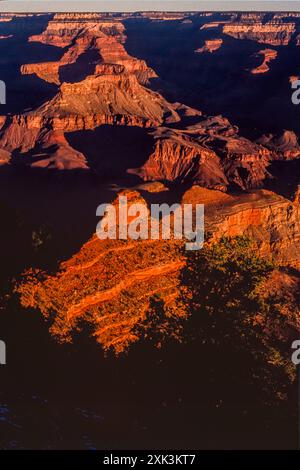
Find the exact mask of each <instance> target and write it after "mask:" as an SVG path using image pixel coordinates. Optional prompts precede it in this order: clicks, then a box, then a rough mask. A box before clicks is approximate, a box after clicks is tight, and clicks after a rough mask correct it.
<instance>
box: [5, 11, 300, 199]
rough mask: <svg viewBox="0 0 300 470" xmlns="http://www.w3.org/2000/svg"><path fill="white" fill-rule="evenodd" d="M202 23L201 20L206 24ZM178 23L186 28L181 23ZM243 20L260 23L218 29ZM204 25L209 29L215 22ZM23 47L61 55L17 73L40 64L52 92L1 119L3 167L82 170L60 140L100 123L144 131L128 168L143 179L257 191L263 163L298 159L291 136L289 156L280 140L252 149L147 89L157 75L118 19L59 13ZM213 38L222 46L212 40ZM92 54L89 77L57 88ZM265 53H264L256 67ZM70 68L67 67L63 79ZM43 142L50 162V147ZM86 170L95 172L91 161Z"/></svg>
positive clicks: (82, 157)
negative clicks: (136, 160) (135, 164)
mask: <svg viewBox="0 0 300 470" xmlns="http://www.w3.org/2000/svg"><path fill="white" fill-rule="evenodd" d="M244 16H245V15H244ZM207 18H208V17H207V16H205V15H204V19H205V20H207ZM153 21H161V18H156V17H155V20H153ZM179 21H183V22H184V19H182V18H180V20H179ZM247 21H248V22H250V23H251V24H252V23H253V22H254V23H255V22H256V23H257V22H261V23H263V25H265V24H267V23H265V22H264V18H263V16H261V17H259V16H256V17H255V18H252V17H251V18H250V19H247V15H246V16H245V17H240V18H238V17H237V16H236V15H232V16H231V19H228V18H227V19H226V20H224V21H223V22H222V21H221V23H222V24H224V28H225V27H226V26H228V25H232V24H233V23H234V22H239V24H240V23H244V22H245V23H247ZM277 21H278V22H279V23H280V22H282V21H283V20H282V19H278V20H277ZM256 23H255V24H256ZM184 24H185V23H184ZM189 24H190V23H189ZM209 24H210V25H213V26H214V22H212V23H207V25H209ZM234 24H235V23H234ZM247 24H248V23H247ZM280 24H281V23H280ZM286 24H290V23H282V25H283V26H286ZM202 27H203V26H202ZM29 41H30V43H31V42H35V43H42V44H47V45H52V46H53V45H55V46H57V47H60V48H64V54H63V56H62V58H61V59H60V61H58V62H53V63H52V64H51V63H49V62H48V63H43V62H41V63H40V64H30V65H28V66H27V65H25V66H24V67H25V68H24V67H23V69H22V70H23V73H25V72H26V70H27V72H28V73H29V72H30V73H31V72H32V71H33V69H32V67H33V68H35V67H36V65H38V66H40V67H41V68H40V75H39V76H40V77H41V78H45V79H46V80H48V79H49V76H48V78H47V77H45V76H44V75H45V74H46V75H47V74H50V75H51V77H52V78H53V77H54V79H55V80H54V81H55V82H56V83H57V84H60V87H59V91H58V93H57V94H56V95H55V96H54V98H52V99H51V100H49V101H48V102H45V103H44V104H43V105H42V106H40V107H38V108H37V109H33V110H31V111H29V112H26V113H24V114H22V115H18V116H8V117H7V118H6V119H5V118H4V117H2V118H1V123H2V129H1V131H0V149H1V153H0V157H1V163H2V164H7V163H11V164H13V163H15V162H17V161H19V162H20V163H21V164H24V165H31V166H40V167H43V168H57V169H70V168H72V169H75V168H84V169H86V168H89V162H88V158H87V155H86V154H84V151H83V150H81V151H78V150H75V149H73V148H72V147H71V145H70V144H69V143H67V142H66V140H65V138H64V136H63V133H65V132H67V133H72V132H79V131H83V132H84V131H86V130H93V129H96V128H97V127H99V126H102V125H122V126H135V127H143V128H145V129H148V128H149V136H150V138H151V139H153V147H152V149H149V154H145V158H144V161H145V163H144V164H143V165H142V166H141V167H140V168H136V169H133V168H130V165H129V166H128V168H127V170H128V171H129V172H130V173H135V174H137V175H139V176H140V177H141V178H142V179H144V180H145V181H149V180H150V181H153V180H154V181H155V180H163V181H169V182H175V183H182V182H185V183H187V184H192V183H197V184H201V185H203V186H205V187H208V188H213V189H221V190H223V191H226V190H227V189H228V188H229V189H232V188H233V189H236V188H239V189H242V190H245V189H253V188H260V187H263V186H264V185H265V184H266V182H267V181H269V180H271V179H272V178H273V175H272V173H271V172H270V165H271V163H272V161H273V160H274V159H275V160H277V159H282V160H285V159H290V158H298V157H299V155H300V154H299V152H298V141H297V137H296V136H295V137H294V138H293V139H292V140H293V141H294V145H293V143H292V142H291V143H290V144H289V146H291V145H293V150H291V151H289V152H288V151H284V152H282V151H281V149H282V145H283V144H280V145H279V147H278V149H277V148H276V141H278V142H279V140H280V139H283V140H285V139H286V138H287V137H286V135H287V134H285V137H280V136H279V137H278V136H277V135H272V136H270V137H269V138H264V139H261V140H260V141H257V142H252V141H250V140H249V139H246V138H245V137H242V136H241V135H240V134H239V129H238V128H237V126H234V125H232V124H231V123H230V122H229V121H228V120H227V119H226V118H224V117H222V116H205V115H204V114H203V113H202V112H201V111H198V110H195V109H193V108H191V107H188V106H184V105H181V104H180V103H177V102H175V103H170V102H168V101H167V100H166V99H165V98H164V97H163V96H162V95H161V94H160V93H157V92H154V91H151V90H150V88H149V87H148V86H147V83H148V81H149V79H150V78H153V77H155V76H156V74H155V72H154V71H153V70H152V69H151V68H149V67H148V65H147V64H146V62H145V61H144V60H140V59H136V58H135V57H132V56H130V55H129V54H128V53H127V51H126V49H125V43H126V30H125V25H124V23H123V21H122V20H121V19H120V18H117V17H116V18H103V17H101V15H100V14H82V15H80V14H74V15H73V14H66V15H64V14H57V15H54V18H53V19H52V20H51V21H50V22H49V23H48V26H47V27H46V29H45V30H44V31H43V32H42V33H41V34H39V35H35V36H31V37H30V38H29ZM213 41H215V39H214V40H213ZM216 41H217V44H219V43H220V42H219V40H218V39H216ZM209 44H210V43H209ZM211 44H212V45H213V44H215V43H214V42H212V43H211ZM220 44H221V43H220ZM90 50H93V51H96V52H97V54H98V58H97V59H96V61H95V62H94V71H93V75H88V76H86V77H85V78H84V79H81V80H77V81H74V80H72V81H73V83H67V82H64V83H60V77H61V72H62V71H63V69H64V67H63V65H66V66H68V67H71V66H72V65H73V66H75V63H76V61H77V60H78V59H79V58H80V57H82V56H84V54H85V53H87V52H88V51H90ZM266 51H268V50H266ZM266 51H265V52H266ZM275 52H276V51H275ZM267 56H268V54H267V52H266V54H265V56H264V57H265V62H264V66H266V60H267ZM268 57H269V56H268ZM25 69H26V70H25ZM71 70H73V69H72V67H71V68H70V69H69V72H71ZM74 70H75V69H74ZM27 72H26V73H27ZM42 75H43V77H42ZM145 84H146V85H145ZM191 121H193V124H192V125H191ZM174 124H176V125H174ZM45 135H47V138H46V137H45ZM289 135H292V133H291V132H290V134H289ZM49 136H51V138H50V137H49ZM56 138H57V142H55V139H56ZM50 140H51V144H52V149H53V152H52V155H50V153H51V147H50V146H49V145H48V142H49V141H50ZM289 140H291V139H289ZM272 142H273V143H272ZM264 143H266V145H265V144H264ZM285 147H286V144H285ZM277 150H278V151H277ZM24 156H25V157H26V158H23V157H24ZM99 168H101V165H100V162H99ZM93 169H96V170H97V162H96V161H94V162H93Z"/></svg>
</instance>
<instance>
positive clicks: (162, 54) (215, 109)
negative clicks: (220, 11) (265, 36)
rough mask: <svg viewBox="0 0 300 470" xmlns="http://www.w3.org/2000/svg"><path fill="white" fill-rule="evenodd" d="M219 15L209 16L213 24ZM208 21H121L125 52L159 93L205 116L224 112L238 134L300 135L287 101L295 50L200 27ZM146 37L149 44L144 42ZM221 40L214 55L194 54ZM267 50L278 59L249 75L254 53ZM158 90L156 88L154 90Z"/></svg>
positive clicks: (299, 114) (298, 118)
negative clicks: (139, 62)
mask: <svg viewBox="0 0 300 470" xmlns="http://www.w3.org/2000/svg"><path fill="white" fill-rule="evenodd" d="M217 20H218V15H213V16H212V17H209V22H211V21H217ZM205 22H208V19H205V18H202V19H201V21H200V20H199V19H195V18H192V22H191V23H190V24H189V25H188V26H186V27H183V25H182V24H181V23H180V22H179V21H165V22H154V21H152V22H151V21H149V20H137V19H129V20H127V21H125V25H126V34H127V36H128V39H127V42H126V48H127V50H128V52H129V53H130V54H132V55H133V56H135V57H139V58H142V59H145V60H146V62H147V63H148V65H149V66H151V67H152V68H153V69H154V70H155V71H156V72H157V74H158V75H159V77H160V79H161V80H160V84H159V85H160V88H159V91H160V92H162V93H163V95H164V96H165V97H166V98H167V99H169V100H170V101H179V102H182V103H185V104H187V105H190V106H192V107H195V108H197V109H200V110H201V111H203V112H205V113H207V114H209V115H216V114H222V115H224V116H225V117H227V118H229V120H230V121H231V122H232V124H237V125H238V126H239V127H240V128H241V132H242V133H243V134H244V135H245V136H248V137H251V135H252V133H253V132H259V133H260V135H262V134H263V133H265V132H280V131H282V129H291V130H294V131H295V132H296V133H298V134H299V133H300V108H299V106H294V105H293V104H292V102H291V95H292V89H291V86H290V83H289V81H288V77H290V76H297V75H298V73H299V67H300V58H299V51H298V47H297V46H294V45H292V44H291V45H289V46H284V47H280V46H276V47H275V46H270V45H268V44H259V43H258V42H255V41H250V40H245V39H243V40H238V39H235V38H233V37H230V36H227V35H225V34H223V32H222V28H221V27H217V28H213V29H200V28H201V26H202V25H203V23H205ZM145 36H147V41H144V40H143V38H144V37H145ZM216 38H217V39H222V41H223V44H222V45H221V47H220V48H219V49H218V50H216V51H215V52H213V53H207V52H203V53H195V50H196V49H198V48H200V47H202V46H203V45H204V43H205V40H207V39H216ZM266 48H271V49H274V50H277V52H278V56H277V58H276V59H275V60H273V61H271V63H270V70H269V71H268V72H267V73H265V74H260V75H253V74H251V73H250V71H251V70H252V68H254V67H256V66H257V65H259V64H260V63H261V57H257V56H256V54H257V52H258V51H260V50H263V49H266ZM157 88H158V87H157V86H156V89H157Z"/></svg>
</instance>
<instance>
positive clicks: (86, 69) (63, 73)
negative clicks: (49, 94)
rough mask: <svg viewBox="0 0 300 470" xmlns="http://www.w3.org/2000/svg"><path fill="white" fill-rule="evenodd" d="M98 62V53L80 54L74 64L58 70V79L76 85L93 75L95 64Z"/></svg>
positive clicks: (91, 51)
mask: <svg viewBox="0 0 300 470" xmlns="http://www.w3.org/2000/svg"><path fill="white" fill-rule="evenodd" d="M97 62H99V52H98V51H95V50H88V51H87V52H85V53H84V54H81V55H80V56H79V57H78V59H77V61H76V62H75V63H74V64H67V65H64V66H62V67H60V69H59V79H60V81H61V82H62V83H63V82H68V83H76V82H81V81H82V80H84V79H85V78H86V77H87V76H88V75H93V74H94V71H95V64H96V63H97Z"/></svg>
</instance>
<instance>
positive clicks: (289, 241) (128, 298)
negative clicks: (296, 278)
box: [18, 186, 300, 353]
mask: <svg viewBox="0 0 300 470" xmlns="http://www.w3.org/2000/svg"><path fill="white" fill-rule="evenodd" d="M127 196H128V200H129V204H130V203H131V202H137V201H138V202H143V199H142V198H141V197H140V196H139V194H138V193H137V192H131V193H130V192H127ZM117 200H118V199H117ZM117 200H116V201H117ZM182 202H183V203H187V204H193V205H194V204H197V203H204V204H205V228H206V231H207V232H210V233H211V234H212V238H210V241H209V243H212V242H215V241H217V240H218V239H219V238H220V237H222V236H223V235H225V236H237V235H242V234H245V235H248V236H251V238H252V239H253V240H254V242H255V243H256V247H257V251H258V252H259V253H260V254H261V255H262V256H267V257H270V256H274V257H275V258H276V260H277V262H278V263H279V264H281V265H288V266H294V267H296V268H297V267H298V268H299V267H300V255H299V253H300V250H299V247H300V221H299V204H292V203H291V202H290V201H288V200H286V199H284V198H282V197H280V196H277V195H276V194H274V193H271V192H269V191H257V192H252V193H249V194H245V195H244V196H243V197H241V198H239V197H235V196H230V195H228V194H224V193H222V192H220V191H213V190H207V189H204V188H201V187H198V186H195V187H193V188H192V189H190V190H189V191H188V192H187V193H186V194H185V195H184V197H183V200H182ZM144 203H145V202H144ZM182 248H183V245H182V242H181V241H180V240H166V241H165V240H151V239H148V240H131V239H128V240H99V239H98V238H97V236H96V235H94V236H93V237H92V238H91V239H90V240H89V241H88V242H87V243H86V244H84V245H83V247H82V248H81V250H80V251H79V253H77V254H76V255H74V256H73V257H72V258H71V259H70V260H69V261H67V262H64V263H62V264H61V267H60V269H59V272H58V273H57V275H54V276H53V275H50V276H49V275H46V274H45V273H44V274H43V273H40V272H37V273H36V272H34V271H31V272H29V273H28V274H27V278H26V280H24V281H23V283H22V284H21V285H20V286H19V287H18V291H19V293H20V295H21V303H22V305H23V306H25V307H33V308H36V309H38V310H40V311H41V312H42V314H43V315H44V316H45V317H46V318H49V315H50V316H51V318H53V319H54V320H52V325H51V329H50V331H51V334H53V335H54V336H55V337H57V338H58V339H59V340H60V341H71V339H72V335H73V334H74V333H75V332H76V331H78V329H81V328H82V327H83V325H84V324H86V325H89V326H90V327H92V331H93V335H94V336H95V338H96V340H97V341H98V342H99V343H100V344H101V345H102V347H103V348H104V349H105V350H108V349H110V348H113V349H114V350H115V351H116V352H117V353H119V352H121V351H123V350H124V349H126V348H127V347H128V345H129V344H130V343H132V342H135V341H136V340H137V339H138V333H137V329H136V327H137V325H138V324H139V323H140V322H141V321H142V320H143V319H144V318H145V314H146V312H147V310H148V309H149V304H150V299H151V298H153V296H154V295H156V296H158V297H159V298H161V299H163V300H164V301H165V303H166V307H167V314H168V315H177V316H178V317H181V316H185V314H186V312H185V310H184V308H183V307H182V308H181V307H180V306H179V305H177V303H176V299H177V298H178V295H179V292H180V272H181V269H182V268H183V267H184V265H185V252H184V250H182ZM53 315H54V317H53Z"/></svg>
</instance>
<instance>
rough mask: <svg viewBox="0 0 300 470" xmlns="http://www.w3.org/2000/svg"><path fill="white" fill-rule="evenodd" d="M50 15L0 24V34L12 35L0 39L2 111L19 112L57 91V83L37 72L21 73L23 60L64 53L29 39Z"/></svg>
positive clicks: (46, 58) (34, 60)
mask: <svg viewBox="0 0 300 470" xmlns="http://www.w3.org/2000/svg"><path fill="white" fill-rule="evenodd" d="M52 16H53V15H47V14H45V15H41V16H38V17H36V16H35V17H16V18H14V19H13V20H12V21H9V22H3V23H1V24H0V35H3V36H11V37H8V38H7V39H1V40H0V78H1V80H3V81H4V82H5V84H6V92H7V97H6V105H1V114H5V115H6V114H9V113H11V114H19V113H22V112H24V111H26V110H30V109H33V108H36V107H37V106H39V105H41V104H42V103H43V102H44V101H46V100H49V99H50V98H52V97H53V96H54V95H55V93H56V92H57V89H58V87H57V86H56V85H54V84H51V83H47V82H45V81H44V80H41V79H40V78H38V77H37V76H36V75H22V74H21V70H20V69H21V66H22V65H24V64H30V63H38V62H47V61H55V60H58V59H59V58H60V57H61V55H62V54H63V50H62V49H61V48H58V47H54V46H49V45H45V44H40V43H37V42H29V37H30V36H32V35H35V34H40V33H41V32H42V31H44V30H45V29H46V27H47V24H48V22H49V19H51V17H52ZM8 51H9V54H8Z"/></svg>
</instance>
